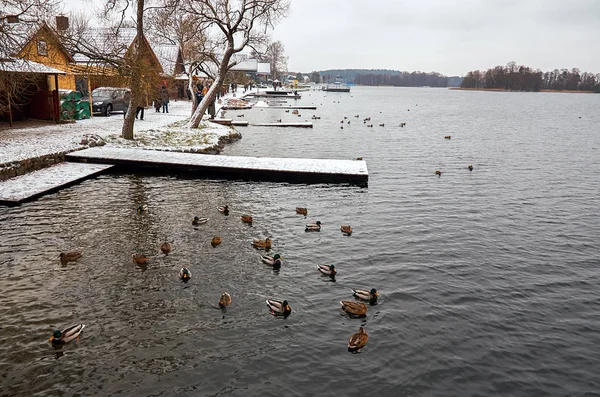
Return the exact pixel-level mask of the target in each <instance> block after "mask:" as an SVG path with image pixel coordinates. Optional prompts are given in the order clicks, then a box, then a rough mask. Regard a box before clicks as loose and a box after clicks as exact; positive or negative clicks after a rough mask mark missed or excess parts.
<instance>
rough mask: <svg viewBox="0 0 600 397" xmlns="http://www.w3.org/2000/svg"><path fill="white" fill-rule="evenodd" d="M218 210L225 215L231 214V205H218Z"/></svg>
mask: <svg viewBox="0 0 600 397" xmlns="http://www.w3.org/2000/svg"><path fill="white" fill-rule="evenodd" d="M217 211H219V212H220V213H221V214H223V215H229V206H227V205H225V206H223V207H217Z"/></svg>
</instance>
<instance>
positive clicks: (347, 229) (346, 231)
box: [340, 225, 352, 236]
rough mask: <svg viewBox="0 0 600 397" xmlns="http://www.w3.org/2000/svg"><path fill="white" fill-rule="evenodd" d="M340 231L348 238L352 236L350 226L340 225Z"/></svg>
mask: <svg viewBox="0 0 600 397" xmlns="http://www.w3.org/2000/svg"><path fill="white" fill-rule="evenodd" d="M340 230H341V231H342V233H344V235H346V236H350V235H351V234H352V226H350V225H342V226H340Z"/></svg>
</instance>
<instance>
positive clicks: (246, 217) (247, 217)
mask: <svg viewBox="0 0 600 397" xmlns="http://www.w3.org/2000/svg"><path fill="white" fill-rule="evenodd" d="M241 219H242V222H244V223H250V224H251V223H252V217H251V216H250V215H242V218H241Z"/></svg>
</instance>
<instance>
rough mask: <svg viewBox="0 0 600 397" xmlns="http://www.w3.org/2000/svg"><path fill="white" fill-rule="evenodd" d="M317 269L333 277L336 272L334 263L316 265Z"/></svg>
mask: <svg viewBox="0 0 600 397" xmlns="http://www.w3.org/2000/svg"><path fill="white" fill-rule="evenodd" d="M317 269H319V271H320V272H321V273H322V274H324V275H326V276H329V277H335V275H336V274H337V269H336V268H335V266H334V265H317Z"/></svg>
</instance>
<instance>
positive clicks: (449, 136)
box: [444, 135, 452, 139]
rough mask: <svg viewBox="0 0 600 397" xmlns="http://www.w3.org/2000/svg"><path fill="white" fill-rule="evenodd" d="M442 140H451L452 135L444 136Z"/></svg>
mask: <svg viewBox="0 0 600 397" xmlns="http://www.w3.org/2000/svg"><path fill="white" fill-rule="evenodd" d="M444 138H445V139H451V138H452V135H446V136H445V137H444Z"/></svg>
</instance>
